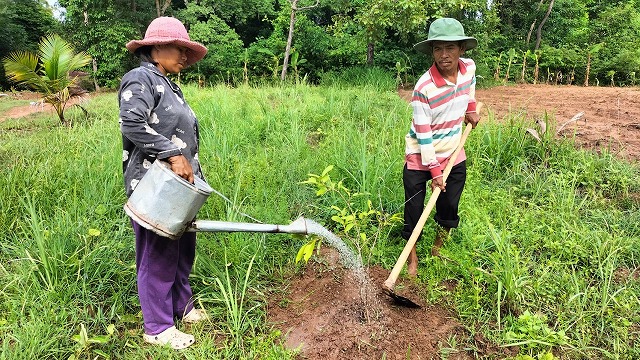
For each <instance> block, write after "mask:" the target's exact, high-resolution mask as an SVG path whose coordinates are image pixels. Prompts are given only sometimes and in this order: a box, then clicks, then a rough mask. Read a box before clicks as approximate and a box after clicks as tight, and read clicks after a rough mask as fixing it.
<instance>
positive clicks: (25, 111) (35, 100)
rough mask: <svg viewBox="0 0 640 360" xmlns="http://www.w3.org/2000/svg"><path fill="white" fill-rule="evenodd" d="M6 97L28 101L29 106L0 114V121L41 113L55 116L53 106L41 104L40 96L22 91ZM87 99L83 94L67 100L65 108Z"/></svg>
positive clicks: (87, 95) (88, 96) (18, 107)
mask: <svg viewBox="0 0 640 360" xmlns="http://www.w3.org/2000/svg"><path fill="white" fill-rule="evenodd" d="M7 96H8V97H10V98H12V99H14V100H29V101H30V105H25V106H16V107H13V108H11V109H9V111H7V112H5V113H3V114H0V121H4V120H7V119H19V118H22V117H26V116H29V115H31V114H35V113H41V112H46V113H50V114H55V110H54V109H53V106H51V105H50V104H45V103H42V102H41V99H42V96H40V94H37V93H33V92H28V91H24V92H20V93H16V94H11V95H7ZM89 98H90V95H89V94H85V95H83V96H81V97H74V98H72V99H71V100H69V102H68V103H67V108H69V107H71V106H73V105H75V104H80V103H83V102H85V101H87V100H88V99H89ZM0 100H1V98H0Z"/></svg>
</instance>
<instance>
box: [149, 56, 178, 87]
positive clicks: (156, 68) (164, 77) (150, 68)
mask: <svg viewBox="0 0 640 360" xmlns="http://www.w3.org/2000/svg"><path fill="white" fill-rule="evenodd" d="M140 66H141V67H143V68H145V69H147V70H149V71H151V72H152V73H154V74H156V75H158V76H160V77H162V78H163V79H165V81H166V82H167V83H168V84H169V86H171V90H173V91H174V92H181V90H180V86H178V84H176V83H174V82H173V81H171V80H170V79H169V78H168V77H167V76H166V75H164V74H163V73H161V72H160V70H158V67H157V66H155V65H153V64H152V63H150V62H146V61H142V62H141V63H140Z"/></svg>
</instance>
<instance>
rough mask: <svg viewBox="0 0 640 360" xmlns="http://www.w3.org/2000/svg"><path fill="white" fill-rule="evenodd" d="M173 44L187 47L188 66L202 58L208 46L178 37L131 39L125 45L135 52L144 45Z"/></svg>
mask: <svg viewBox="0 0 640 360" xmlns="http://www.w3.org/2000/svg"><path fill="white" fill-rule="evenodd" d="M166 44H173V45H177V46H183V47H185V48H187V63H186V66H191V65H193V64H195V63H197V62H198V61H200V60H202V58H203V57H204V56H205V55H206V54H207V47H206V46H204V45H202V44H200V43H198V42H195V41H190V40H185V39H177V38H174V39H172V38H146V39H143V40H131V41H129V42H128V43H127V45H125V46H126V47H127V50H129V51H131V52H132V53H135V52H136V50H138V49H139V48H140V47H142V46H150V45H166Z"/></svg>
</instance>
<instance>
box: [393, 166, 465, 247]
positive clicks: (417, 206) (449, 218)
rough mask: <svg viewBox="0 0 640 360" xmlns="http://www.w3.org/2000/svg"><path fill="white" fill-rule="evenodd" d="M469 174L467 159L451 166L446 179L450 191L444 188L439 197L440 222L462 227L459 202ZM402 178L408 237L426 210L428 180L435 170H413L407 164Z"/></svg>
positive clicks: (437, 214) (404, 229)
mask: <svg viewBox="0 0 640 360" xmlns="http://www.w3.org/2000/svg"><path fill="white" fill-rule="evenodd" d="M466 178H467V166H466V161H463V162H461V163H459V164H457V165H455V166H454V167H453V168H452V169H451V173H450V174H449V177H448V178H447V181H446V184H447V187H446V189H447V191H445V192H441V193H440V196H438V201H436V214H435V216H434V220H435V221H436V223H437V224H438V225H440V226H442V227H445V228H449V229H450V228H456V227H458V224H459V223H460V217H459V216H458V204H459V203H460V196H461V195H462V190H463V189H464V182H465V180H466ZM402 180H403V183H404V199H405V203H404V228H403V229H402V237H403V238H404V239H406V240H408V239H409V238H410V237H411V233H412V232H413V229H414V228H415V227H416V224H417V223H418V219H420V216H421V215H422V211H423V210H424V199H425V197H426V195H425V194H426V189H427V181H429V180H431V173H430V172H429V171H422V170H409V169H407V165H406V164H405V165H404V172H403V174H402Z"/></svg>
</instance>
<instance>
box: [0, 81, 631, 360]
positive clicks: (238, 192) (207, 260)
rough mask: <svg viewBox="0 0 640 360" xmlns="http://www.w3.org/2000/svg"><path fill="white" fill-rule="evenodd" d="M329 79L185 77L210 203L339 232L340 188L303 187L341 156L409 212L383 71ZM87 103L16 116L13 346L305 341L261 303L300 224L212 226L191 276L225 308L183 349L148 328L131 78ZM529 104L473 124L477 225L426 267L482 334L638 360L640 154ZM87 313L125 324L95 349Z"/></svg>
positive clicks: (0, 180) (431, 281)
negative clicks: (124, 167)
mask: <svg viewBox="0 0 640 360" xmlns="http://www.w3.org/2000/svg"><path fill="white" fill-rule="evenodd" d="M367 76H368V75H367ZM327 79H328V78H327ZM326 81H327V82H326V83H325V84H327V85H325V86H321V87H311V86H305V85H297V86H287V87H277V86H276V87H261V88H258V89H256V88H251V87H239V88H234V89H230V88H227V87H224V86H219V87H214V88H207V89H198V88H195V87H190V86H186V87H185V88H184V90H185V93H186V97H187V99H188V100H189V102H190V104H191V106H192V107H193V109H194V111H195V112H196V114H198V116H199V119H200V122H201V130H202V131H201V135H202V139H201V154H200V159H201V161H202V164H203V168H204V173H205V176H206V177H207V180H208V182H209V183H210V184H211V186H212V187H214V188H215V189H216V190H218V191H219V192H220V193H222V194H224V195H225V197H226V199H223V198H222V197H219V196H216V195H213V196H212V197H211V198H210V199H209V200H208V201H207V203H206V204H205V206H204V207H203V209H202V210H201V212H200V214H199V217H200V218H208V219H219V220H229V221H255V220H257V221H261V222H269V223H289V222H290V221H291V220H292V219H295V218H297V217H298V216H300V215H304V216H305V217H308V218H313V219H315V220H317V221H319V222H321V223H323V224H325V225H326V226H328V227H331V228H336V224H335V223H334V222H333V221H332V220H331V215H332V210H331V204H330V203H328V202H327V201H326V200H322V199H319V198H317V197H316V196H315V193H314V191H313V190H311V189H309V188H307V187H305V186H304V185H302V184H300V182H301V181H303V180H305V179H307V174H308V173H321V172H322V170H323V169H325V168H326V167H327V166H328V165H334V170H333V172H332V174H331V176H332V179H334V180H336V181H337V180H340V179H342V180H343V183H344V184H345V186H346V187H347V188H349V189H351V190H352V191H354V192H358V193H364V194H369V195H368V196H367V197H366V199H368V200H372V201H373V207H374V208H375V209H384V210H385V211H386V212H387V213H395V212H399V211H402V208H403V201H404V199H403V191H402V180H401V176H402V175H401V171H402V161H403V145H404V144H403V136H404V134H405V133H406V131H407V126H408V121H409V119H410V116H411V110H410V108H409V107H408V105H407V104H406V103H405V102H403V101H402V100H401V99H399V98H398V97H397V96H396V95H395V92H394V90H393V88H394V86H390V85H389V84H385V81H384V80H379V82H378V84H377V85H375V86H362V87H355V86H352V85H353V84H349V83H347V82H344V81H340V82H338V81H337V80H336V82H335V83H334V85H328V84H332V83H331V82H330V81H329V80H326ZM374 83H375V82H374ZM87 108H89V109H90V111H91V117H90V118H89V119H87V120H85V119H82V118H78V120H77V121H76V125H75V126H74V127H73V128H59V127H57V126H55V123H56V119H54V118H53V117H47V116H43V117H40V118H29V119H20V120H8V121H5V122H2V123H0V165H2V167H0V206H1V207H2V210H3V211H1V212H0V229H2V231H0V276H2V282H0V342H1V344H2V345H0V349H2V352H1V353H0V359H32V358H68V357H69V356H70V355H72V354H73V355H78V356H79V357H80V358H94V357H96V356H97V357H100V356H102V355H101V354H110V355H111V356H112V357H113V358H184V357H186V358H194V359H196V358H205V357H206V358H225V359H226V358H293V357H295V354H294V353H293V352H292V351H289V350H286V349H284V348H283V347H282V346H281V345H279V344H280V341H281V334H279V332H278V331H276V330H275V329H274V328H273V327H272V325H270V324H267V323H266V322H265V318H266V311H265V306H264V305H265V303H266V302H267V299H268V297H269V294H272V293H274V292H281V291H283V290H282V289H285V288H286V284H285V283H284V281H286V278H287V276H288V275H289V274H290V273H291V272H292V271H294V269H295V266H294V264H293V261H294V259H295V255H296V253H297V250H298V248H299V246H300V245H302V244H303V242H304V240H302V239H297V238H293V237H291V236H288V235H276V234H273V235H264V234H218V233H211V234H204V233H203V234H199V242H198V255H197V259H196V263H195V266H194V270H193V274H192V286H193V288H194V291H195V294H196V295H197V297H196V299H194V300H195V301H196V302H197V303H198V304H199V305H202V306H204V307H205V308H207V310H209V313H210V314H211V316H212V319H211V321H210V322H206V323H205V324H199V325H195V326H192V327H190V328H188V330H189V331H190V332H192V333H194V335H195V336H196V341H197V345H196V346H194V347H192V348H190V349H189V350H187V351H184V352H180V353H177V352H174V351H170V350H168V349H162V348H157V347H151V346H147V345H145V344H143V343H142V341H141V332H142V330H141V321H142V320H141V315H140V311H139V305H138V299H137V295H136V290H135V266H134V245H133V233H132V231H131V229H130V224H129V221H128V219H127V217H126V216H125V215H124V212H123V211H122V205H123V203H124V201H125V197H124V191H123V185H122V175H121V162H120V161H121V145H120V134H119V131H118V125H117V107H116V101H115V94H105V95H100V96H97V97H95V98H94V99H93V100H91V102H90V103H89V104H87ZM524 115H525V114H512V115H511V117H510V118H508V119H506V122H505V123H497V122H495V121H493V118H492V116H489V117H488V118H487V119H485V120H484V124H482V125H480V126H479V127H478V128H477V129H476V130H474V131H473V132H472V135H471V137H470V139H469V142H468V146H467V154H468V158H469V161H468V180H467V185H466V189H465V192H464V193H463V198H462V202H461V209H460V210H461V216H462V222H461V225H460V227H459V228H458V229H456V230H455V231H453V232H452V237H451V239H450V241H449V242H447V243H446V244H445V246H444V248H443V250H442V252H443V254H444V255H445V256H446V257H447V259H450V260H453V261H448V260H445V261H443V260H440V259H438V258H431V257H429V256H425V255H424V254H428V253H429V248H430V245H431V238H432V236H433V234H434V227H433V223H432V222H429V223H428V225H427V227H426V229H425V236H424V240H423V241H421V242H419V243H418V250H419V254H422V255H421V263H420V268H419V271H420V273H419V279H418V282H419V283H421V284H422V285H423V286H424V287H425V294H426V296H427V300H428V301H437V302H441V301H442V300H446V301H445V303H447V304H451V306H452V307H453V308H454V309H455V310H456V312H457V314H458V316H459V318H460V319H461V321H463V322H464V324H465V325H466V326H467V327H469V328H470V329H472V331H473V332H476V331H480V332H483V333H484V334H485V335H486V336H487V337H488V338H489V339H491V340H492V341H494V342H495V343H496V344H499V345H505V346H510V345H513V344H520V345H521V346H520V352H521V353H523V354H525V353H526V354H530V355H533V356H535V355H538V354H543V353H546V352H547V351H548V350H550V349H551V350H553V351H554V352H555V353H556V354H557V355H560V356H561V357H564V358H572V359H573V358H612V359H613V358H637V357H638V356H640V353H639V352H638V348H640V346H638V338H639V337H638V336H639V334H638V332H639V330H638V327H637V324H638V323H640V310H638V309H640V300H639V298H640V285H639V283H638V279H637V275H634V274H637V273H638V268H639V266H640V264H639V262H640V260H639V259H640V225H638V223H639V222H638V221H639V220H640V215H639V214H640V212H639V211H638V210H639V207H640V205H639V203H638V193H639V192H640V186H639V185H638V184H640V181H639V180H640V176H639V175H638V168H637V167H635V166H632V165H629V164H625V163H623V162H620V161H618V160H616V159H615V158H614V157H613V156H612V155H611V154H608V153H606V152H604V153H603V154H601V155H594V154H593V153H590V152H586V151H580V150H575V149H574V146H573V144H572V143H571V142H570V141H556V140H554V139H550V138H547V139H545V140H544V141H543V142H538V141H536V140H535V139H533V138H532V137H530V136H529V135H527V134H526V133H525V132H524V130H523V129H524V127H525V125H528V124H526V120H525V119H524ZM550 120H552V119H550ZM364 198H365V197H363V199H364ZM352 206H353V207H358V206H361V207H364V206H367V203H366V201H364V200H363V201H362V203H358V201H354V203H353V204H352ZM365 210H366V209H365ZM254 219H255V220H254ZM397 230H399V229H395V230H393V231H387V232H382V233H380V234H378V235H377V236H378V237H377V238H376V239H377V240H376V241H375V242H371V244H372V245H371V248H370V249H367V251H370V254H367V255H369V257H368V258H370V259H372V260H371V261H373V262H374V263H379V264H382V265H383V266H386V267H388V268H390V267H391V266H392V265H393V263H394V262H395V260H396V258H397V255H398V254H399V253H400V250H401V248H402V247H403V245H404V243H403V241H401V240H400V239H399V235H398V231H397ZM216 279H218V280H216ZM445 280H446V281H453V282H454V283H456V284H457V286H455V288H454V289H453V290H447V289H445V288H444V287H443V286H442V283H443V282H444V281H445ZM110 325H114V326H115V331H114V334H113V335H112V336H107V334H109V331H110V329H112V328H111V327H110ZM81 328H84V329H86V334H87V336H88V338H92V337H93V338H100V339H108V340H106V341H103V342H94V343H87V344H88V345H87V344H85V345H86V346H85V347H79V344H78V343H77V342H76V341H74V340H73V339H74V335H78V332H79V331H80V329H81ZM100 336H106V337H104V338H102V337H100ZM76 339H77V337H76ZM458 340H459V341H462V342H463V343H464V345H465V346H467V347H473V339H458Z"/></svg>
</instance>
